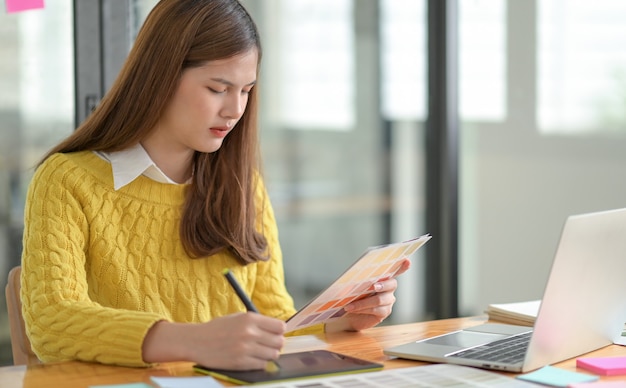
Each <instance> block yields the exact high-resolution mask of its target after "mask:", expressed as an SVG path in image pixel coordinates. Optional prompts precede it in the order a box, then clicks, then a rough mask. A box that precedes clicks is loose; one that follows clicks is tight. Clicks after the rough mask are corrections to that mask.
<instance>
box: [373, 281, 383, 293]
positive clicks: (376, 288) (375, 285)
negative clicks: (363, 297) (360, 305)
mask: <svg viewBox="0 0 626 388" xmlns="http://www.w3.org/2000/svg"><path fill="white" fill-rule="evenodd" d="M382 290H383V285H382V284H380V283H374V291H376V292H380V291H382Z"/></svg>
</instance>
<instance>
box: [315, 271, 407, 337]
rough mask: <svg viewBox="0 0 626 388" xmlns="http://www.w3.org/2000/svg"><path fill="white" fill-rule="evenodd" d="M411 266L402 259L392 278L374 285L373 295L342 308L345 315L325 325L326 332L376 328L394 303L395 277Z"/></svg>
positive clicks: (387, 314) (396, 286)
mask: <svg viewBox="0 0 626 388" xmlns="http://www.w3.org/2000/svg"><path fill="white" fill-rule="evenodd" d="M410 266H411V262H410V261H409V259H404V260H403V261H402V262H401V264H400V268H399V269H398V271H397V272H396V274H395V275H394V277H392V278H390V279H386V280H381V281H378V282H376V283H374V291H375V293H374V294H372V295H370V296H368V297H366V298H363V299H359V300H357V301H354V302H351V303H349V304H348V305H346V306H345V307H344V309H345V310H346V313H347V314H346V315H344V316H343V317H342V319H340V320H339V321H336V322H331V323H329V324H327V327H326V331H328V332H333V331H339V330H355V331H359V330H364V329H368V328H370V327H373V326H376V325H378V324H379V323H381V322H382V321H383V320H384V319H385V318H387V317H388V316H389V314H391V310H392V307H393V304H394V303H395V301H396V297H395V296H394V292H395V291H396V288H398V281H397V280H396V276H398V275H400V274H402V273H404V272H406V271H407V270H408V269H409V267H410Z"/></svg>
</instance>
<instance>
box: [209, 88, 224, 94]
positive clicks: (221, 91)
mask: <svg viewBox="0 0 626 388" xmlns="http://www.w3.org/2000/svg"><path fill="white" fill-rule="evenodd" d="M208 89H209V90H210V91H212V92H213V93H217V94H222V93H225V92H226V90H217V89H213V88H208Z"/></svg>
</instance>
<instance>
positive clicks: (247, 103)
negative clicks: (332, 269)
mask: <svg viewBox="0 0 626 388" xmlns="http://www.w3.org/2000/svg"><path fill="white" fill-rule="evenodd" d="M260 59H261V46H260V42H259V37H258V33H257V29H256V26H255V25H254V22H253V21H252V19H251V18H250V16H249V14H248V13H247V12H246V11H245V9H244V8H243V7H242V6H241V5H240V4H239V3H238V2H237V1H235V0H204V1H201V0H163V1H161V2H160V3H158V4H157V5H156V7H155V8H154V9H153V11H152V12H151V13H150V15H149V16H148V18H147V20H146V22H145V24H144V26H143V27H142V29H141V31H140V32H139V34H138V36H137V40H136V42H135V45H134V47H133V49H132V51H131V52H130V54H129V57H128V59H127V61H126V63H125V64H124V66H123V68H122V71H121V72H120V75H119V77H118V79H117V80H116V82H115V84H114V85H113V86H112V88H111V90H110V91H109V92H108V93H107V95H106V96H105V97H104V99H103V100H102V102H101V103H100V105H99V106H98V108H97V109H96V110H95V111H94V112H93V113H92V114H91V115H90V117H88V118H87V120H86V121H85V122H84V123H83V124H82V125H81V126H80V127H79V128H78V129H77V131H75V132H74V133H73V134H72V135H71V136H69V137H68V138H67V139H66V140H64V141H63V142H61V143H60V144H59V145H57V146H56V147H54V148H53V149H52V150H51V151H50V152H49V153H48V154H47V155H46V156H45V157H44V159H43V161H42V163H41V164H40V166H39V167H38V169H37V171H36V173H35V175H34V177H33V179H32V182H31V184H30V187H29V191H28V196H27V205H26V211H25V232H24V251H23V257H22V266H23V269H22V295H21V296H22V300H23V311H24V319H25V322H26V326H27V331H28V334H29V337H30V340H31V343H32V346H33V350H34V351H35V353H36V354H37V355H38V357H39V358H40V359H41V360H43V361H54V360H67V359H78V360H85V361H96V362H102V363H110V364H120V365H128V366H141V365H147V364H150V363H155V362H166V361H192V362H195V363H198V364H202V365H205V366H208V367H213V368H224V369H257V368H263V367H264V366H265V364H266V362H267V361H268V360H273V359H276V358H278V356H279V352H280V349H281V347H282V345H283V342H284V335H285V334H286V333H285V323H284V321H285V320H286V319H287V318H289V317H290V316H291V315H292V314H293V313H294V312H295V309H294V305H293V300H292V299H291V297H290V296H289V294H288V292H287V290H286V289H285V286H284V276H283V266H282V255H281V252H280V247H279V244H278V237H277V230H276V222H275V220H274V216H273V212H272V208H271V205H270V203H269V201H268V198H267V193H266V191H265V188H264V186H263V181H262V178H261V175H260V170H259V163H258V139H257V127H256V115H257V102H256V98H257V88H256V83H257V79H258V68H259V63H260ZM224 268H230V269H231V270H232V271H233V273H234V274H235V276H236V277H237V278H238V279H239V281H240V282H241V283H242V286H243V288H244V289H245V291H246V292H247V293H248V294H249V295H250V296H251V298H252V300H253V302H254V304H256V306H257V308H258V309H259V311H260V313H261V314H254V313H245V312H244V311H245V310H244V309H243V306H242V305H241V302H240V301H239V300H238V299H237V298H236V296H235V294H234V292H233V291H232V289H231V288H230V286H229V285H228V283H227V282H226V280H225V279H224V278H223V276H222V270H223V269H224ZM407 268H408V261H406V262H405V263H404V265H403V270H406V269H407ZM396 286H397V283H396V281H395V280H394V279H390V280H386V281H382V282H380V283H379V284H377V285H376V289H377V291H378V293H377V294H376V295H375V296H372V297H370V298H366V299H363V300H360V301H358V302H355V303H353V304H351V305H349V307H346V310H347V314H346V315H345V316H344V318H343V319H342V320H341V321H339V322H338V323H334V324H328V325H326V327H321V326H318V327H313V328H312V329H311V330H313V331H321V330H327V331H328V330H361V329H365V328H368V327H372V326H374V325H376V324H378V323H379V322H380V321H382V320H383V319H384V318H386V317H387V316H388V315H389V314H390V312H391V307H392V305H393V303H394V301H395V298H394V296H393V292H394V291H395V289H396Z"/></svg>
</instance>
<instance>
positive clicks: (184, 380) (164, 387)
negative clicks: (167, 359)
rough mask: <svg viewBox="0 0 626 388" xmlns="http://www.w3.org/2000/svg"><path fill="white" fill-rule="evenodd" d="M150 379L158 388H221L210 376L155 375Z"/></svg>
mask: <svg viewBox="0 0 626 388" xmlns="http://www.w3.org/2000/svg"><path fill="white" fill-rule="evenodd" d="M150 380H152V382H153V383H155V384H156V385H158V386H159V387H160V388H222V387H223V385H222V384H220V383H218V382H217V380H215V379H214V378H213V377H211V376H180V377H156V376H151V377H150Z"/></svg>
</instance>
